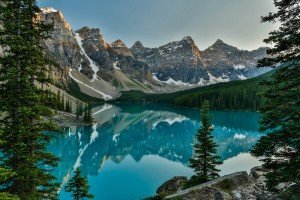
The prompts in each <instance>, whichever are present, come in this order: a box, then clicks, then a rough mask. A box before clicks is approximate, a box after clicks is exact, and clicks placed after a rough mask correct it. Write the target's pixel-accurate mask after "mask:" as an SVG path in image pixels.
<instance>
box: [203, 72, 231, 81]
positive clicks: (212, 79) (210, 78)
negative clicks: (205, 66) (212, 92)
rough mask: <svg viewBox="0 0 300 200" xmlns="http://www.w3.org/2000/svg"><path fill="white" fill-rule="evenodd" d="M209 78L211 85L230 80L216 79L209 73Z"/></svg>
mask: <svg viewBox="0 0 300 200" xmlns="http://www.w3.org/2000/svg"><path fill="white" fill-rule="evenodd" d="M207 73H208V76H209V82H210V84H216V83H223V82H229V81H230V79H229V78H223V77H218V78H216V77H214V76H213V75H212V74H211V73H209V72H207Z"/></svg>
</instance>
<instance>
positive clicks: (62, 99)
mask: <svg viewBox="0 0 300 200" xmlns="http://www.w3.org/2000/svg"><path fill="white" fill-rule="evenodd" d="M65 109H66V107H65V95H64V94H63V95H62V97H61V101H60V110H62V111H64V110H65Z"/></svg>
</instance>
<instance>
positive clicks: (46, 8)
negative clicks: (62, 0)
mask: <svg viewBox="0 0 300 200" xmlns="http://www.w3.org/2000/svg"><path fill="white" fill-rule="evenodd" d="M41 11H42V12H43V13H44V14H48V13H56V12H59V11H58V10H56V9H54V8H53V7H45V8H41Z"/></svg>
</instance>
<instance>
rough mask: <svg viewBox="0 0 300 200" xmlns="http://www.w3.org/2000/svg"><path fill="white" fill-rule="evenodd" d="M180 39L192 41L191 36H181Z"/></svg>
mask: <svg viewBox="0 0 300 200" xmlns="http://www.w3.org/2000/svg"><path fill="white" fill-rule="evenodd" d="M181 41H189V42H194V40H193V38H192V37H191V36H185V37H184V38H182V40H181Z"/></svg>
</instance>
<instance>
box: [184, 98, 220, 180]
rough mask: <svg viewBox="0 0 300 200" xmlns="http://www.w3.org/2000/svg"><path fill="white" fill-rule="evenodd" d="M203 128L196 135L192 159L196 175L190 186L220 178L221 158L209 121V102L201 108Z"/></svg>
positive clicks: (191, 162)
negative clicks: (218, 154) (218, 166)
mask: <svg viewBox="0 0 300 200" xmlns="http://www.w3.org/2000/svg"><path fill="white" fill-rule="evenodd" d="M201 123H202V126H201V128H200V129H199V130H198V131H197V134H196V139H197V141H196V143H195V145H194V154H195V155H194V158H192V159H190V167H192V168H193V169H194V171H195V173H196V175H194V176H192V178H191V180H190V181H189V185H195V184H200V183H205V182H207V181H210V180H212V179H215V178H217V177H219V174H218V172H219V171H220V170H218V169H216V166H217V165H220V164H222V162H221V159H220V157H219V156H217V155H216V153H217V150H216V147H217V145H216V144H215V142H214V137H213V136H212V131H213V128H212V125H211V122H210V119H209V102H208V101H204V102H203V104H202V107H201Z"/></svg>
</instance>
